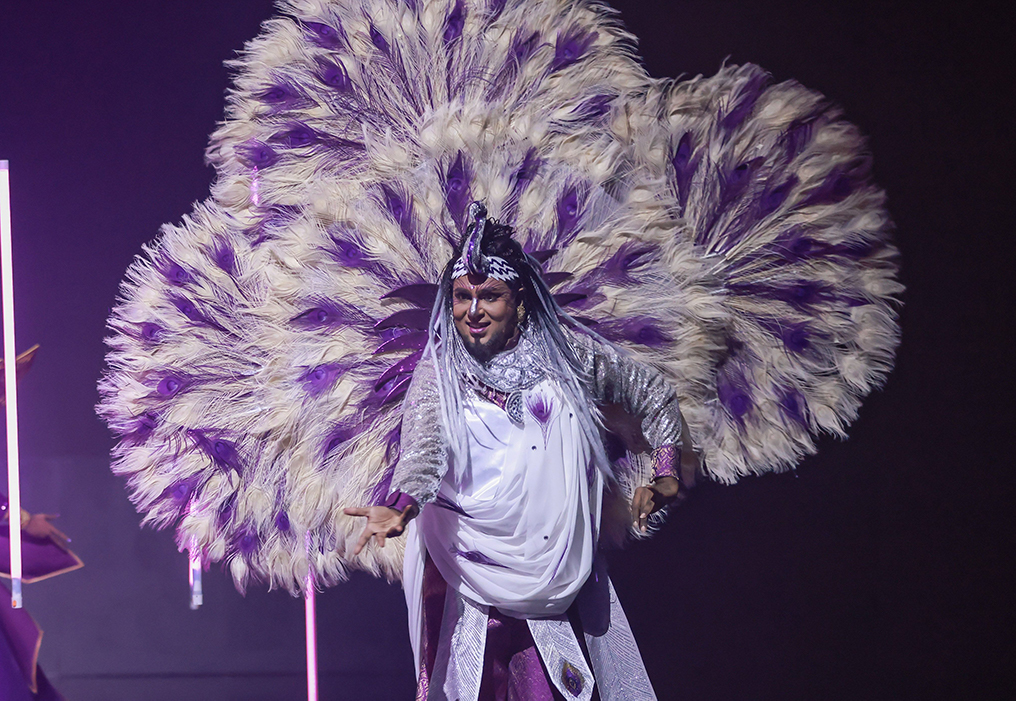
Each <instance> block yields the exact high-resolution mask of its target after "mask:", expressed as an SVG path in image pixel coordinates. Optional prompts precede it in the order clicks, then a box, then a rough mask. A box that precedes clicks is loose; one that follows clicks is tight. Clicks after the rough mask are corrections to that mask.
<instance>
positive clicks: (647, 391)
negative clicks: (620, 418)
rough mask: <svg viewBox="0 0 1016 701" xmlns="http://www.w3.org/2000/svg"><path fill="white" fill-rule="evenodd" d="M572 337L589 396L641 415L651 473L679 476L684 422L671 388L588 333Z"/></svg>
mask: <svg viewBox="0 0 1016 701" xmlns="http://www.w3.org/2000/svg"><path fill="white" fill-rule="evenodd" d="M574 338H575V344H574V350H575V353H576V355H577V356H578V358H579V361H580V362H581V363H582V365H583V367H584V368H585V369H586V373H587V377H586V382H587V387H588V389H589V392H590V394H591V395H592V397H593V399H594V400H595V401H596V402H597V403H599V404H617V405H619V406H620V407H621V408H622V409H624V411H625V412H626V413H627V414H630V415H631V416H634V417H636V418H638V419H639V420H640V421H641V428H642V434H643V436H644V437H645V439H646V442H647V443H648V444H649V448H650V450H651V457H652V461H653V478H654V479H657V478H660V477H665V476H669V477H674V478H679V471H680V464H681V447H682V445H683V441H682V438H681V436H682V429H683V423H684V422H683V421H682V419H681V410H680V408H679V407H678V402H677V393H676V392H675V391H674V388H673V387H672V386H671V385H670V383H669V382H667V379H666V378H665V377H664V376H663V374H662V373H661V372H660V371H659V370H657V369H656V368H654V367H652V366H650V365H646V364H644V363H640V362H638V361H636V360H634V359H633V358H631V357H629V356H628V355H627V354H625V353H623V352H621V351H619V350H618V349H616V348H613V347H612V346H609V345H606V344H603V343H600V342H598V341H596V340H595V339H592V338H589V337H587V336H579V335H576V336H574Z"/></svg>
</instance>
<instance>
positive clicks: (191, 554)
mask: <svg viewBox="0 0 1016 701" xmlns="http://www.w3.org/2000/svg"><path fill="white" fill-rule="evenodd" d="M187 562H188V566H189V570H188V573H189V574H188V577H189V580H190V607H191V611H197V610H198V609H199V608H201V604H203V603H204V602H205V595H204V591H203V590H202V588H201V551H200V550H199V549H198V546H197V543H196V542H194V541H193V540H192V541H191V544H190V548H188V549H187Z"/></svg>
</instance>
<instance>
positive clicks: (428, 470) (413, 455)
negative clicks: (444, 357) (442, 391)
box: [392, 357, 448, 506]
mask: <svg viewBox="0 0 1016 701" xmlns="http://www.w3.org/2000/svg"><path fill="white" fill-rule="evenodd" d="M447 470H448V445H447V443H446V442H445V437H444V431H443V430H442V428H441V400H440V397H439V395H438V389H437V376H436V375H435V372H434V363H433V361H432V360H431V359H430V358H427V357H425V358H423V359H422V360H421V361H420V364H419V365H417V366H416V370H415V372H414V373H413V379H412V381H411V382H410V383H409V390H408V392H406V399H405V402H404V404H403V406H402V445H401V451H400V455H399V462H398V464H397V465H396V466H395V474H394V476H393V477H392V491H401V492H403V493H405V494H408V495H409V496H411V497H413V498H414V499H416V501H417V503H418V504H419V505H420V506H423V505H424V504H426V503H428V502H431V501H433V500H434V497H435V496H437V490H438V488H439V487H440V486H441V480H442V479H444V475H445V472H446V471H447Z"/></svg>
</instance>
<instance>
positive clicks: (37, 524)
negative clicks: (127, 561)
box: [0, 494, 82, 701]
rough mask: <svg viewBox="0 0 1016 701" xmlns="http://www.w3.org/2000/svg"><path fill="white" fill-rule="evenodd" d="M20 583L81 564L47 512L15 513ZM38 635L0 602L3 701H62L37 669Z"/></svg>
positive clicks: (3, 539) (19, 612)
mask: <svg viewBox="0 0 1016 701" xmlns="http://www.w3.org/2000/svg"><path fill="white" fill-rule="evenodd" d="M7 503H8V502H7V495H6V494H0V514H2V518H0V528H2V529H3V531H2V533H0V576H3V577H10V561H9V559H8V557H9V553H10V549H9V543H8V539H7V519H8V516H9V514H8V509H7ZM20 518H21V534H22V536H21V545H22V556H23V573H24V577H23V581H24V582H25V583H31V582H37V581H39V580H41V579H47V578H49V577H54V576H56V575H58V574H63V573H64V572H70V571H71V570H76V569H78V568H79V567H81V566H82V563H81V560H80V559H78V557H77V555H75V554H74V553H72V552H70V550H68V548H67V546H68V543H69V540H68V538H67V536H66V535H64V534H63V533H62V532H61V531H60V529H58V528H57V527H56V526H54V525H53V523H52V521H53V519H54V518H56V516H55V515H53V514H30V513H29V512H27V511H25V510H24V509H22V510H21V515H20ZM41 644H42V631H41V630H39V627H38V625H36V623H35V621H34V620H32V617H31V616H30V615H29V613H28V611H26V610H25V609H23V608H21V609H14V608H11V607H10V606H8V605H6V603H4V604H0V698H2V699H4V701H29V699H31V700H32V701H62V699H63V696H62V695H61V694H60V692H58V691H57V690H56V689H55V688H53V685H52V684H50V682H49V679H47V678H46V675H45V674H44V673H43V671H42V667H40V666H39V663H38V659H39V646H40V645H41Z"/></svg>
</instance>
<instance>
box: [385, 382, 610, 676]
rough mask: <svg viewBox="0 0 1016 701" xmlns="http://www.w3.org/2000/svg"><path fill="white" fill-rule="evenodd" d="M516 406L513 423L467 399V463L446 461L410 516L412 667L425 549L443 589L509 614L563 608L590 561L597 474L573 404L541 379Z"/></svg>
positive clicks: (596, 513)
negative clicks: (431, 496) (435, 485)
mask: <svg viewBox="0 0 1016 701" xmlns="http://www.w3.org/2000/svg"><path fill="white" fill-rule="evenodd" d="M523 407H524V411H523V422H522V424H521V425H518V424H515V423H513V422H512V421H511V419H510V418H509V417H508V414H507V413H506V412H505V411H504V410H503V409H501V408H500V407H499V406H497V405H496V404H494V403H492V402H489V401H486V400H484V399H480V398H478V397H477V398H469V399H468V401H467V403H466V406H465V414H466V426H467V430H468V431H469V432H470V436H469V454H470V465H468V466H459V465H453V466H452V467H451V468H450V469H449V470H448V473H447V474H446V476H445V479H444V481H443V483H442V485H441V489H440V492H439V495H440V496H439V502H435V503H432V504H429V505H428V506H427V507H426V508H424V509H423V510H422V512H421V513H420V516H419V517H418V518H417V519H416V520H414V521H413V522H412V523H410V525H409V529H408V531H407V533H406V538H407V543H406V556H405V564H404V568H405V569H404V578H403V583H404V586H405V588H406V600H407V604H408V606H409V618H410V635H411V638H412V641H413V650H414V652H415V653H416V656H417V660H416V663H417V668H418V669H419V663H420V659H419V650H420V629H421V621H422V618H421V617H422V602H421V595H422V584H423V567H424V560H425V558H426V555H427V554H428V553H429V554H430V557H431V559H432V560H433V561H434V564H435V565H436V566H437V567H438V570H439V571H440V572H441V576H442V577H443V578H444V580H445V581H446V582H447V583H448V586H449V588H450V589H451V590H454V591H456V592H458V593H459V594H460V595H461V596H462V597H464V598H466V599H469V600H470V601H472V602H475V603H476V604H479V605H481V606H495V607H497V608H498V609H500V610H501V611H503V612H505V613H508V614H510V615H513V616H516V617H518V618H532V617H540V616H554V615H558V614H562V613H564V612H565V611H566V610H567V609H568V606H569V605H570V604H571V603H572V601H573V600H574V599H575V596H576V595H577V594H578V592H579V590H580V589H581V588H582V585H583V584H584V583H585V581H586V579H587V578H588V576H589V573H590V572H591V570H592V563H593V555H594V553H595V550H596V543H595V538H596V532H597V531H598V529H599V518H600V508H599V505H600V499H601V495H602V489H603V487H602V484H603V483H602V477H601V475H600V474H599V472H598V471H596V470H592V469H590V468H589V466H590V460H591V455H590V450H589V446H588V445H587V443H586V440H585V437H584V435H583V432H582V429H581V426H580V424H579V422H578V418H577V417H576V416H575V411H574V408H573V407H571V406H570V405H569V403H568V402H567V400H566V399H565V396H564V394H563V392H561V390H560V389H559V388H558V387H557V385H556V384H555V383H554V382H553V381H549V380H545V381H544V382H541V383H540V384H538V385H536V386H535V387H533V388H532V389H529V390H527V391H526V392H525V393H524V396H523ZM590 479H591V480H592V482H591V485H592V486H590ZM591 505H592V508H591ZM449 507H454V508H449ZM447 633H448V632H447V631H442V636H444V635H445V634H447Z"/></svg>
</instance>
